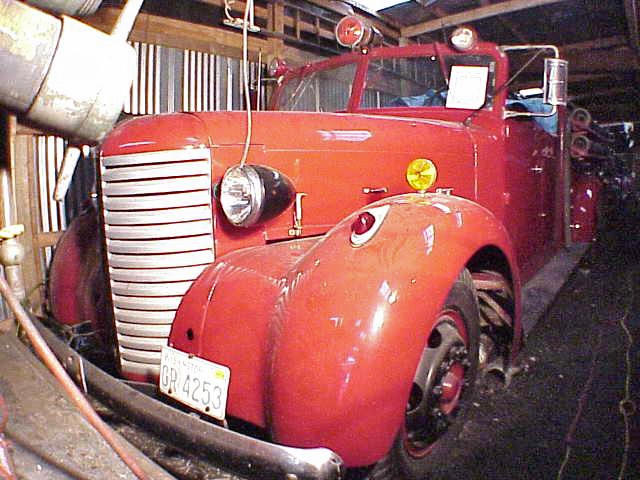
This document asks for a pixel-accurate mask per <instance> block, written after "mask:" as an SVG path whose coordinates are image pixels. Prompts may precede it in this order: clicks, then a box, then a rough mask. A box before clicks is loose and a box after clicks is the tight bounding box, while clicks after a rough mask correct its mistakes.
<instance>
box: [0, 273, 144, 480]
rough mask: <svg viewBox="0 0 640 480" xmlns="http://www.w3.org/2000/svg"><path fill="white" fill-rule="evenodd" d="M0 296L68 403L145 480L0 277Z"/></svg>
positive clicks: (138, 467) (139, 469) (131, 458)
mask: <svg viewBox="0 0 640 480" xmlns="http://www.w3.org/2000/svg"><path fill="white" fill-rule="evenodd" d="M0 294H2V296H3V297H4V298H5V300H6V302H7V304H8V305H9V308H10V309H11V311H12V312H13V313H14V315H15V316H16V319H17V320H18V323H20V326H21V327H22V328H23V329H24V331H25V333H26V334H27V337H28V338H29V341H30V342H31V345H32V346H33V349H34V350H35V351H36V353H37V354H38V356H39V357H40V358H41V359H42V361H43V362H44V364H45V365H46V366H47V368H48V369H49V370H50V371H51V373H53V375H54V376H55V377H56V379H57V380H58V381H59V382H60V384H61V385H62V388H63V389H64V390H65V392H66V393H67V394H68V395H69V398H70V399H71V401H72V402H73V403H74V404H75V405H76V407H78V409H79V410H80V413H82V415H83V416H84V417H85V418H86V419H87V421H88V422H89V423H90V424H91V425H92V426H93V427H94V428H95V429H96V430H97V431H98V433H100V435H102V437H103V438H104V439H105V440H106V441H107V443H109V445H111V447H112V448H113V449H114V450H115V452H116V453H117V454H118V455H119V456H120V458H121V459H122V460H123V461H124V462H125V464H126V465H127V466H128V467H129V468H130V469H131V471H132V472H133V473H134V475H135V476H136V477H138V478H139V479H140V480H147V479H148V476H147V474H146V473H145V472H144V470H142V468H141V467H140V466H139V465H138V463H137V462H136V460H135V459H134V458H133V457H132V456H131V455H130V453H129V451H128V450H127V449H126V447H125V446H124V445H122V444H121V443H120V440H119V439H118V437H117V436H116V435H115V432H114V431H113V430H112V429H111V428H110V427H109V426H108V425H107V424H106V423H104V422H103V421H102V419H101V418H100V417H99V416H98V414H97V413H96V412H95V410H94V409H93V407H91V404H90V403H89V401H88V400H87V399H86V398H85V397H84V395H83V394H82V392H80V390H78V387H76V384H75V383H73V380H71V378H70V377H69V375H68V374H67V372H66V370H65V369H64V368H63V367H62V365H60V362H58V359H57V358H56V356H55V355H54V354H53V352H52V351H51V349H50V348H49V346H48V345H47V343H46V342H45V341H44V339H43V338H42V336H41V335H40V333H39V332H38V329H37V328H36V326H35V325H34V324H33V322H32V321H31V319H30V318H29V315H28V314H27V312H25V310H24V308H22V305H21V304H20V301H19V300H18V298H17V297H16V296H15V295H14V293H13V292H12V291H11V289H10V288H9V285H7V282H6V281H5V279H4V278H3V277H2V276H1V275H0Z"/></svg>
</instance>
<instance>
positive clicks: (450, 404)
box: [383, 269, 480, 480]
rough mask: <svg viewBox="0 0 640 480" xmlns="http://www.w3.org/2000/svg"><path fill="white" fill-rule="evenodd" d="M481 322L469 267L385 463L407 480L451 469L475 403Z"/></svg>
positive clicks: (433, 338)
mask: <svg viewBox="0 0 640 480" xmlns="http://www.w3.org/2000/svg"><path fill="white" fill-rule="evenodd" d="M479 318H480V314H479V310H478V301H477V298H476V292H475V289H474V286H473V281H472V279H471V274H470V273H469V271H468V270H466V269H465V270H463V271H462V272H461V273H460V275H459V276H458V278H457V279H456V282H455V283H454V284H453V286H452V288H451V291H450V292H449V295H448V296H447V299H446V301H445V303H444V305H443V307H442V309H441V311H440V313H439V314H438V317H437V319H436V321H435V323H434V326H433V328H432V330H431V332H429V336H428V340H427V344H426V345H425V348H424V351H423V353H422V358H421V360H420V363H419V364H418V368H417V369H416V373H415V376H414V382H413V387H412V389H411V394H410V396H409V399H408V400H407V407H406V411H405V420H404V423H403V425H402V427H401V429H400V433H399V434H398V436H397V438H396V440H395V442H394V445H393V447H392V450H391V452H390V454H389V457H388V458H387V459H386V461H387V462H388V461H390V463H391V464H393V466H394V467H395V468H393V470H396V471H397V472H398V473H400V474H402V475H403V476H404V478H407V479H411V480H418V479H420V480H422V479H425V478H428V477H429V476H430V475H432V474H433V473H435V472H438V471H441V470H442V468H443V467H444V466H446V465H447V458H448V454H449V453H450V451H451V449H452V446H453V443H454V442H455V441H456V439H457V437H458V435H459V434H460V431H461V430H462V427H463V425H464V422H465V420H466V419H467V417H468V413H469V410H470V407H471V403H472V395H473V387H474V382H475V378H476V374H477V370H478V337H479ZM383 462H384V461H383Z"/></svg>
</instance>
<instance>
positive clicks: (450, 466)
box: [0, 0, 640, 480]
mask: <svg viewBox="0 0 640 480" xmlns="http://www.w3.org/2000/svg"><path fill="white" fill-rule="evenodd" d="M345 16H350V17H352V18H357V19H358V20H359V21H361V22H362V25H364V26H366V28H367V29H368V30H367V31H370V32H372V36H374V37H375V40H374V43H375V46H372V47H371V48H384V47H407V46H420V45H427V44H432V43H438V44H440V45H448V44H449V42H450V37H451V34H452V33H453V32H454V31H455V30H456V29H457V28H458V27H460V26H467V27H471V30H472V31H474V32H475V33H477V36H478V38H479V39H480V41H481V42H489V43H491V44H496V45H499V46H516V45H517V46H522V45H526V46H540V45H542V46H548V45H553V46H555V47H557V51H558V54H559V58H561V59H564V60H567V61H568V76H567V77H566V78H565V79H564V80H565V83H566V85H565V86H566V87H567V90H566V92H567V97H566V98H565V99H564V104H563V105H562V107H561V109H562V111H565V110H566V113H565V117H564V118H565V119H566V122H567V123H566V125H567V126H566V129H565V130H564V131H563V132H562V133H561V134H559V135H560V136H561V137H562V140H561V142H563V143H562V145H563V152H562V155H563V158H564V162H566V171H569V172H570V174H568V175H573V177H572V178H574V179H575V178H578V177H580V178H588V179H589V182H596V183H597V185H598V189H599V190H598V191H599V199H598V204H597V207H594V208H595V209H596V210H597V211H596V212H594V213H593V218H583V217H580V216H579V215H578V213H577V209H578V207H575V208H576V211H575V212H573V211H570V210H569V209H571V208H573V207H570V205H569V203H570V201H569V200H567V201H566V202H565V205H564V208H565V209H567V210H566V211H564V212H562V211H561V215H564V216H565V220H566V221H565V223H564V225H563V227H562V228H563V231H564V233H563V235H564V236H565V240H566V241H565V244H564V245H563V246H562V248H561V249H560V250H561V252H560V253H562V258H559V259H558V260H557V261H556V263H553V264H551V265H547V267H545V268H546V269H543V270H541V271H540V272H539V275H538V276H537V277H533V278H534V280H532V283H530V284H529V285H528V289H523V293H522V296H523V301H522V305H523V307H522V308H523V315H522V316H523V322H524V323H523V325H524V326H523V339H524V341H523V346H522V349H521V351H520V353H519V355H518V357H517V359H516V360H514V362H513V364H512V365H511V366H510V367H509V369H507V368H506V367H505V368H496V369H495V370H494V371H488V372H485V374H483V375H481V376H479V378H478V379H477V380H476V381H475V390H476V392H477V393H476V395H477V396H476V397H475V398H474V401H473V402H472V404H471V405H470V407H469V408H470V410H471V414H470V416H469V418H468V419H467V420H466V421H465V423H464V426H463V428H462V431H461V433H459V435H458V441H457V442H456V443H455V444H454V445H453V447H451V448H450V451H449V452H448V454H447V458H448V459H447V461H446V462H445V464H443V465H441V466H439V467H438V468H437V469H436V470H434V471H433V472H431V474H430V476H429V477H428V478H443V479H458V478H470V479H486V478H506V477H507V476H513V477H516V478H523V479H538V478H553V477H556V478H558V479H560V478H567V479H569V478H576V479H577V478H618V479H620V480H622V479H633V478H638V475H640V473H639V472H640V419H639V417H638V413H637V411H636V410H637V409H636V406H637V401H638V395H639V393H640V376H639V375H638V371H639V370H638V368H639V366H640V348H639V347H638V344H639V343H640V340H639V339H640V313H639V312H640V303H639V302H640V300H639V299H638V296H639V295H640V291H639V287H638V285H640V263H639V261H640V254H639V252H640V249H639V247H640V32H639V24H640V13H639V12H638V2H637V0H599V1H595V0H506V1H498V0H404V1H403V0H400V1H398V0H376V1H374V0H359V1H352V0H297V1H294V0H255V1H249V0H244V1H241V0H181V1H179V2H178V1H167V0H146V1H142V0H127V1H125V0H102V1H101V0H25V1H19V0H0V138H1V139H2V140H1V141H0V189H1V190H0V263H1V265H0V274H1V275H0V276H1V277H2V281H1V282H0V287H1V288H0V291H1V293H2V296H1V297H0V478H2V479H37V480H39V479H55V480H57V479H107V478H122V479H125V478H126V479H129V478H131V479H135V478H139V479H142V478H151V479H156V478H157V479H170V478H178V479H194V480H195V479H216V480H217V479H234V480H235V479H238V480H243V479H248V478H283V479H287V480H294V479H303V478H353V479H356V478H361V479H363V478H387V479H389V480H390V479H393V478H395V479H403V478H409V477H406V476H405V475H404V474H403V473H401V472H397V471H393V472H391V473H388V472H387V473H385V472H383V473H382V474H381V476H380V477H376V476H371V475H372V469H371V467H370V466H367V467H357V468H349V469H342V468H341V469H339V471H338V472H337V473H336V472H332V473H327V472H326V471H322V469H319V471H318V472H309V471H308V470H304V469H300V470H295V469H294V468H293V467H291V464H292V463H295V462H293V461H291V460H289V461H290V462H291V463H290V464H289V465H287V466H286V467H282V468H281V467H280V466H278V468H275V467H273V466H272V465H273V463H274V462H275V460H276V458H277V455H282V453H281V452H280V453H277V452H275V453H274V452H272V451H271V450H269V448H268V447H267V446H265V445H268V444H269V443H268V442H267V440H269V438H268V436H267V435H265V434H264V432H262V431H257V430H258V429H257V428H255V431H254V429H253V426H251V425H242V426H241V427H238V428H239V429H240V430H241V431H242V434H243V435H248V436H255V437H259V438H260V440H261V441H263V442H262V443H259V444H255V445H254V444H251V447H247V446H246V445H245V447H244V448H245V449H246V451H243V452H244V453H242V454H237V453H231V452H232V451H233V452H236V450H235V447H236V442H238V443H240V441H239V440H237V439H236V437H235V436H234V435H235V431H234V429H233V428H232V429H228V425H226V423H225V425H224V426H225V428H227V429H228V431H229V432H231V433H229V435H228V436H225V437H221V439H220V440H217V441H210V436H209V435H210V432H209V430H208V428H209V427H208V426H207V425H208V424H209V423H211V422H208V419H207V418H202V417H204V416H203V415H199V414H198V413H197V412H194V411H193V410H189V409H187V408H184V407H183V406H182V407H181V406H180V405H178V404H177V402H174V401H172V400H169V401H167V399H166V398H165V399H164V401H163V402H160V401H159V400H160V399H162V395H161V394H159V393H158V391H157V385H153V384H149V383H144V382H139V381H136V380H130V379H128V380H127V379H125V380H122V379H119V380H118V382H117V386H114V384H113V383H112V382H113V380H114V378H118V377H119V373H118V369H117V368H116V367H113V365H110V364H109V362H108V360H106V359H109V358H111V357H112V356H113V355H114V352H113V351H105V349H96V347H95V343H94V337H95V335H96V334H95V332H94V331H93V330H92V323H91V320H90V317H91V318H92V315H93V311H92V312H86V315H85V317H83V318H86V319H88V320H86V321H84V322H81V323H78V324H73V325H69V324H65V323H64V322H60V321H57V320H56V319H55V318H54V317H55V316H56V315H54V312H53V309H54V308H53V307H52V304H51V296H52V294H51V291H50V287H49V282H50V279H51V276H52V274H53V273H52V261H53V259H54V258H55V256H56V255H58V257H57V258H58V262H59V263H60V264H62V265H64V263H65V262H67V261H68V262H72V261H73V260H69V259H70V258H71V257H66V255H73V254H74V252H69V251H67V250H63V249H62V247H61V246H60V245H61V244H60V243H59V242H60V240H61V238H63V235H65V232H68V231H69V230H70V229H71V228H72V225H74V223H73V222H74V220H75V219H77V218H79V217H81V216H82V215H85V214H86V212H87V210H88V209H91V208H93V209H94V211H95V208H100V207H96V205H99V204H100V202H101V201H104V200H102V199H101V198H102V197H101V195H102V193H101V189H102V188H104V187H103V186H101V185H102V184H101V183H100V182H101V181H102V180H100V178H101V177H100V176H101V175H104V172H105V171H106V169H105V168H106V167H101V164H100V155H101V154H100V151H101V144H102V142H103V140H104V139H105V138H109V135H111V133H110V132H112V129H113V128H118V126H119V125H122V124H123V122H127V121H131V120H134V121H135V120H136V119H137V120H140V119H143V118H147V117H146V116H149V115H158V114H171V113H177V112H190V113H194V112H230V111H243V112H246V111H247V110H248V111H249V112H250V113H251V112H254V113H255V112H258V111H262V110H268V109H269V108H270V104H271V101H272V95H273V93H274V92H276V91H278V88H279V86H280V84H281V82H282V78H283V77H282V75H283V74H284V75H285V77H284V78H286V75H289V74H290V72H294V71H299V70H296V69H302V71H304V69H305V68H307V67H306V66H307V65H309V64H311V63H313V62H318V61H325V60H327V59H331V58H333V57H336V56H338V55H343V54H351V53H352V52H355V51H358V54H364V55H366V54H367V52H366V51H365V52H364V53H362V52H361V50H368V49H369V46H366V47H365V46H358V47H356V46H353V47H350V46H345V45H341V44H340V43H339V42H337V41H336V31H337V29H338V28H339V25H340V22H341V20H342V19H343V18H345ZM61 19H62V20H61ZM59 24H62V25H63V26H62V27H60V26H59ZM67 25H68V26H67ZM61 28H62V31H63V32H65V31H68V32H71V31H74V32H77V36H72V34H71V33H69V37H68V38H70V40H67V39H66V38H65V37H64V36H63V35H65V34H62V35H61V34H60V29H61ZM94 32H95V33H94ZM73 35H76V33H74V34H73ZM62 39H64V40H65V41H66V42H69V43H66V44H65V43H63V41H62ZM65 49H66V50H65ZM58 52H59V54H58ZM510 62H511V64H510V69H511V70H510V72H509V73H510V75H509V76H510V77H511V76H512V77H513V78H510V80H509V90H510V91H511V90H513V91H526V90H527V89H529V90H531V89H538V87H540V86H541V78H543V76H544V75H546V73H545V70H544V68H545V65H544V63H543V61H542V57H538V58H535V56H534V57H533V58H532V56H531V53H530V51H528V50H527V51H523V52H522V53H520V52H519V51H516V52H513V54H510ZM54 67H55V68H54ZM279 69H282V70H279ZM45 78H46V79H45ZM105 79H107V80H106V81H105ZM285 81H286V80H285ZM98 84H100V87H99V89H98V90H95V89H94V87H93V85H98ZM104 85H109V86H110V87H109V88H107V87H104ZM96 88H97V87H96ZM105 92H106V93H105ZM122 92H124V94H125V95H124V96H123V95H122ZM330 94H331V92H329V93H328V95H330ZM318 95H320V94H318ZM123 100H124V102H123ZM320 102H321V100H318V103H317V104H316V107H315V109H316V111H322V108H321V107H319V106H318V105H319V103H320ZM247 106H249V107H250V108H249V109H247ZM311 108H313V107H311ZM349 113H352V112H349ZM349 113H340V115H342V114H345V115H348V114H349ZM561 118H562V117H561ZM456 121H457V120H456ZM457 122H458V123H459V124H462V123H464V124H465V126H466V125H467V122H466V121H465V122H459V121H457ZM244 128H245V125H244V123H243V124H242V132H244ZM286 128H288V130H287V133H286V135H289V136H290V137H291V138H293V139H294V140H295V137H296V135H297V133H296V128H297V127H296V125H293V124H291V125H287V127H286ZM249 130H250V127H249ZM354 131H355V127H354ZM242 134H243V135H244V133H242ZM247 142H248V140H247ZM247 148H248V147H247ZM190 160H192V159H190ZM101 168H102V169H103V170H102V171H101ZM562 181H563V182H565V183H564V185H565V186H566V185H567V182H569V183H570V182H571V180H570V179H569V180H567V179H563V180H562ZM589 185H591V183H589ZM559 188H562V187H559ZM585 188H587V190H586V191H587V192H588V193H587V195H588V196H589V197H590V196H591V195H592V194H591V190H590V189H591V188H592V187H591V186H589V187H585ZM566 189H567V191H566V195H567V198H568V197H570V196H571V195H572V194H571V192H569V190H568V189H569V187H568V186H566ZM214 190H215V188H214ZM410 190H411V189H409V187H407V191H410ZM215 195H216V192H213V193H212V196H214V197H215ZM326 195H327V196H331V192H327V193H326ZM105 198H106V197H105ZM376 199H377V197H376ZM296 201H297V200H296ZM300 201H301V202H302V200H300ZM302 204H303V205H304V203H302ZM296 205H298V204H297V203H296ZM559 208H560V209H561V210H562V208H563V207H562V206H561V207H559ZM294 210H295V209H294ZM298 215H299V217H300V218H299V220H301V217H302V214H301V213H299V214H298ZM576 215H578V216H576ZM293 218H294V219H295V218H296V212H293ZM576 218H577V220H576ZM571 219H573V220H571ZM100 222H104V223H106V221H105V220H104V218H102V217H100V219H99V220H98V223H100ZM589 222H591V224H590V226H587V224H588V223H589ZM296 227H297V224H294V225H293V226H292V228H294V229H295V228H296ZM74 235H78V238H82V236H83V233H82V232H80V233H78V232H77V231H76V232H74ZM87 238H89V237H88V236H87ZM567 239H568V240H567ZM571 239H573V241H572V240H571ZM93 240H94V239H93V237H91V239H90V240H88V241H89V242H93ZM274 243H275V242H274ZM101 245H102V244H101ZM87 248H100V249H102V246H100V247H95V246H94V245H93V244H91V245H90V246H89V247H87ZM63 251H64V256H63V255H62V254H61V253H59V252H63ZM56 252H58V253H56ZM101 255H104V256H105V259H106V257H107V255H108V254H107V253H105V252H102V253H101ZM105 262H106V260H105ZM79 265H81V266H82V265H84V266H86V267H87V268H94V267H95V268H98V267H96V266H95V265H88V264H83V263H82V262H80V263H79ZM105 265H106V263H105ZM83 268H84V267H83ZM100 268H101V269H105V268H106V270H107V271H109V268H111V267H106V266H102V267H100ZM100 274H101V275H104V272H103V271H102V270H100ZM65 275H66V274H65ZM92 278H93V277H92ZM191 280H193V279H191ZM60 281H64V279H63V280H60ZM477 285H478V284H477ZM105 288H107V287H105ZM109 288H112V287H109ZM82 293H83V294H84V295H89V296H90V297H91V298H90V299H89V300H86V301H87V302H89V303H90V304H93V305H96V304H100V305H102V308H108V307H105V306H104V305H108V304H109V302H111V301H112V300H111V293H110V292H108V291H107V290H105V291H102V292H96V291H95V288H93V287H92V286H89V288H87V289H86V291H83V292H82ZM62 303H64V302H62ZM103 304H104V305H103ZM176 308H177V306H176V307H174V310H173V311H175V309H176ZM518 308H519V307H517V308H516V307H514V310H518ZM527 315H528V316H527ZM514 316H515V313H514ZM27 322H28V323H29V325H28V326H27V325H26V323H27ZM38 332H39V333H38ZM247 335H250V333H249V332H247ZM163 341H165V340H163ZM318 348H319V349H321V348H322V346H318ZM48 349H51V350H52V351H53V355H51V353H49V354H47V353H46V352H45V351H46V350H48ZM43 352H44V353H43ZM155 353H158V355H159V352H154V358H155ZM307 354H308V352H301V353H300V355H301V356H304V355H307ZM44 357H47V358H48V359H46V360H44V359H43V358H44ZM54 357H57V358H58V360H54ZM158 358H159V357H158ZM158 361H159V360H158ZM64 372H67V373H64ZM65 376H68V377H69V378H70V380H71V381H70V382H69V381H67V380H63V377H65ZM318 380H319V381H320V382H321V381H322V379H318ZM69 383H73V384H75V387H71V386H68V384H69ZM65 384H67V386H64V385H65ZM73 388H75V390H72V389H73ZM71 391H73V393H69V392H71ZM132 405H133V406H132ZM185 412H186V414H185ZM162 419H164V420H162ZM161 420H162V421H163V423H162V425H161V424H160V422H161ZM165 420H166V421H165ZM364 441H365V442H366V440H364ZM223 445H230V447H229V449H228V450H225V448H222V447H221V446H223ZM243 445H244V444H243ZM232 447H233V448H232ZM261 449H263V450H261ZM256 452H259V455H258V459H256V460H255V461H253V460H247V458H253V457H251V455H253V454H255V453H256ZM278 458H279V457H278ZM310 463H312V462H310ZM274 468H275V469H274ZM287 468H292V470H287ZM305 468H307V467H305ZM385 475H386V476H385ZM424 478H427V477H424Z"/></svg>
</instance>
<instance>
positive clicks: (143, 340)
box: [118, 334, 167, 352]
mask: <svg viewBox="0 0 640 480" xmlns="http://www.w3.org/2000/svg"><path fill="white" fill-rule="evenodd" d="M118 343H119V344H120V346H121V347H125V348H137V349H139V350H153V351H154V352H159V351H160V350H162V347H163V346H165V345H166V344H167V340H166V339H165V338H153V337H132V336H129V335H121V334H118Z"/></svg>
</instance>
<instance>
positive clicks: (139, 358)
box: [120, 346, 161, 368]
mask: <svg viewBox="0 0 640 480" xmlns="http://www.w3.org/2000/svg"><path fill="white" fill-rule="evenodd" d="M160 356H161V352H154V351H151V350H138V349H130V348H125V347H122V346H121V347H120V358H121V359H123V360H129V361H131V362H139V363H150V364H152V365H155V368H157V364H159V363H160Z"/></svg>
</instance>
